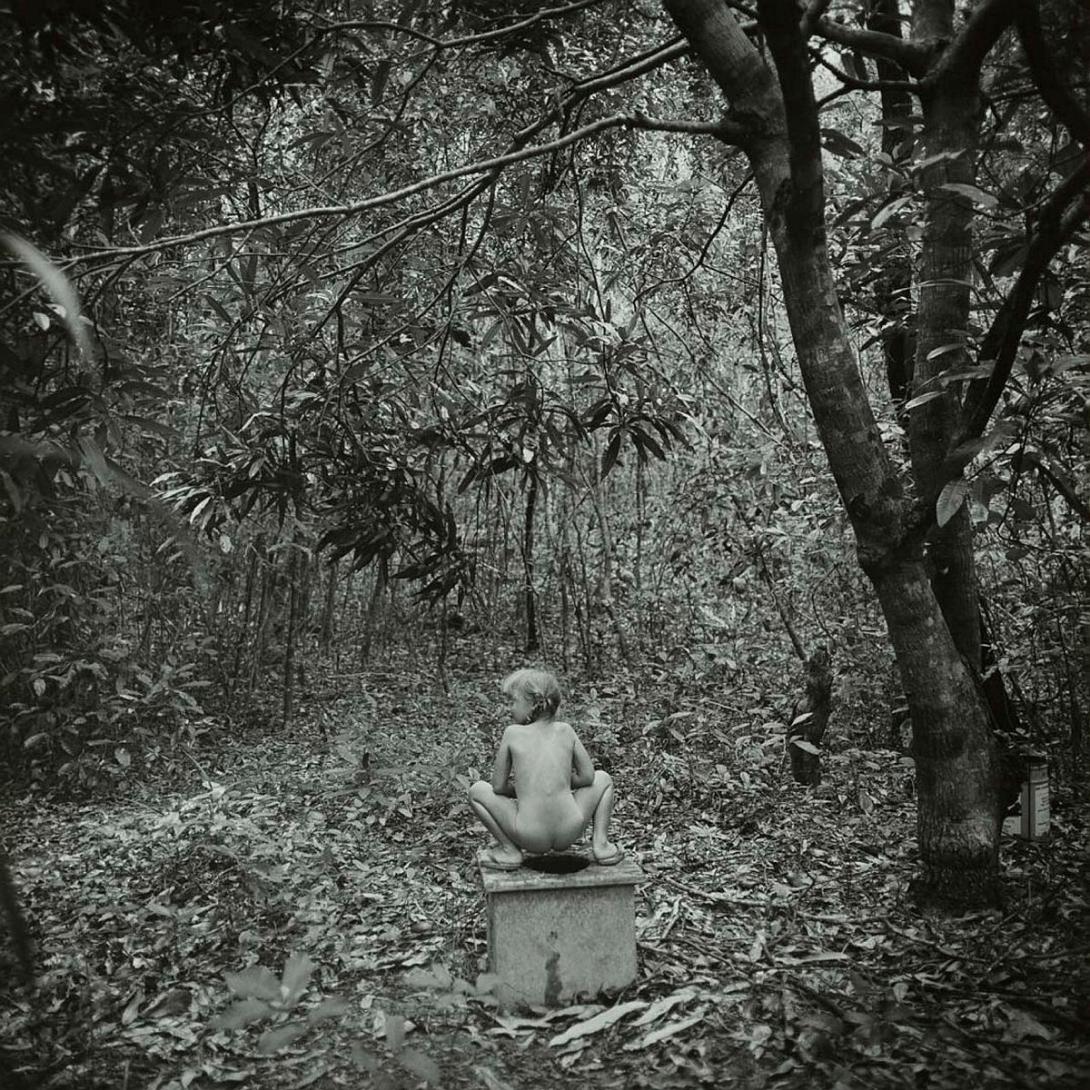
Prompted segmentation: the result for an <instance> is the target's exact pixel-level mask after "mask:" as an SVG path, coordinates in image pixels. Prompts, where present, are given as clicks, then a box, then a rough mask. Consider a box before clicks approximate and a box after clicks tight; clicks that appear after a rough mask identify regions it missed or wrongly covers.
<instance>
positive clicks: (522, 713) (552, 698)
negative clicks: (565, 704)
mask: <svg viewBox="0 0 1090 1090" xmlns="http://www.w3.org/2000/svg"><path fill="white" fill-rule="evenodd" d="M503 691H504V692H505V693H506V694H507V695H508V696H509V697H511V699H512V700H513V701H514V702H515V718H516V720H517V721H518V722H520V723H533V722H536V721H537V720H538V719H552V717H553V716H554V715H556V710H557V708H559V707H560V685H559V683H558V682H557V680H556V678H555V677H553V675H552V674H550V673H549V672H548V671H547V670H516V671H515V672H514V673H513V674H508V675H507V677H505V678H504V679H503Z"/></svg>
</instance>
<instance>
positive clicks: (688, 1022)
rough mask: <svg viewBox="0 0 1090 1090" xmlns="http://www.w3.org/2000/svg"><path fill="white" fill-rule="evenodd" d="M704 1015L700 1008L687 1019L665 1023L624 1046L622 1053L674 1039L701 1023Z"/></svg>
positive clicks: (703, 1010) (703, 1009)
mask: <svg viewBox="0 0 1090 1090" xmlns="http://www.w3.org/2000/svg"><path fill="white" fill-rule="evenodd" d="M704 1014H705V1008H703V1007H701V1008H700V1010H698V1011H697V1012H696V1014H693V1015H690V1016H689V1017H688V1018H682V1019H679V1020H678V1021H676V1022H667V1023H666V1025H665V1026H660V1027H659V1028H658V1029H655V1030H652V1031H651V1032H650V1033H647V1034H644V1036H643V1037H641V1038H640V1039H639V1040H638V1041H633V1042H631V1043H629V1044H627V1045H625V1046H624V1051H625V1052H636V1051H638V1050H639V1049H641V1048H650V1047H651V1046H652V1045H654V1044H658V1042H659V1041H665V1040H666V1039H667V1038H669V1037H676V1036H677V1035H678V1034H679V1033H683V1032H684V1031H685V1030H687V1029H689V1028H690V1027H692V1026H695V1025H696V1024H697V1022H702V1021H703V1020H704Z"/></svg>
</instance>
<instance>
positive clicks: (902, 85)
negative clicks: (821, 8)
mask: <svg viewBox="0 0 1090 1090" xmlns="http://www.w3.org/2000/svg"><path fill="white" fill-rule="evenodd" d="M813 52H814V59H815V60H816V61H817V62H818V64H820V65H821V67H822V68H825V69H828V71H830V72H832V74H833V75H834V76H836V78H837V79H838V80H840V82H841V83H842V84H844V86H845V87H847V88H849V89H850V90H853V91H907V92H909V94H914V95H915V94H919V93H920V87H919V84H916V83H913V82H912V81H911V80H890V79H859V77H858V76H851V75H849V74H848V73H847V72H844V71H841V69H839V68H837V66H836V65H835V64H833V63H832V62H830V61H828V60H826V59H825V58H824V57H823V56H822V55H821V53H820V52H819V51H817V50H815V51H813Z"/></svg>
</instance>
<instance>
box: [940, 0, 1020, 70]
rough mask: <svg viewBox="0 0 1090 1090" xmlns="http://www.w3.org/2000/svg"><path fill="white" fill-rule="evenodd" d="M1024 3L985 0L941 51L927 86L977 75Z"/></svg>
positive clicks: (1016, 0)
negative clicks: (950, 79) (944, 80)
mask: <svg viewBox="0 0 1090 1090" xmlns="http://www.w3.org/2000/svg"><path fill="white" fill-rule="evenodd" d="M1022 2H1023V0H984V3H982V4H981V5H980V7H978V8H977V9H976V10H975V11H974V12H973V14H972V16H971V17H970V19H969V21H968V22H967V23H966V24H965V25H964V26H963V27H962V28H961V31H960V32H959V33H958V34H957V35H956V36H955V37H954V39H953V40H952V41H951V42H950V44H949V45H948V46H947V48H946V49H945V50H944V52H943V54H942V56H941V58H940V59H939V63H938V64H937V65H936V66H935V67H934V68H933V69H932V70H931V72H930V73H929V74H928V76H927V78H926V80H925V81H924V82H926V83H933V82H938V81H939V80H943V79H949V78H955V79H958V78H962V77H964V76H970V75H971V76H976V75H977V74H978V73H979V71H980V67H981V65H982V64H983V63H984V58H985V57H986V56H987V55H988V52H989V51H990V50H991V48H992V46H994V45H995V43H996V42H997V41H998V40H999V37H1000V35H1001V34H1002V33H1003V31H1005V30H1006V29H1007V28H1008V27H1009V26H1010V25H1011V23H1012V22H1013V21H1014V17H1015V12H1016V10H1017V8H1018V6H1019V4H1021V3H1022Z"/></svg>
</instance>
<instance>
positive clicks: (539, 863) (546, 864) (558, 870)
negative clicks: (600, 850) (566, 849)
mask: <svg viewBox="0 0 1090 1090" xmlns="http://www.w3.org/2000/svg"><path fill="white" fill-rule="evenodd" d="M522 865H523V866H524V867H529V868H530V870H536V871H541V873H542V874H575V872H576V871H581V870H583V869H584V867H588V866H590V861H589V860H588V859H585V858H584V857H583V856H581V855H531V856H527V857H526V858H525V859H524V860H523V861H522Z"/></svg>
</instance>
